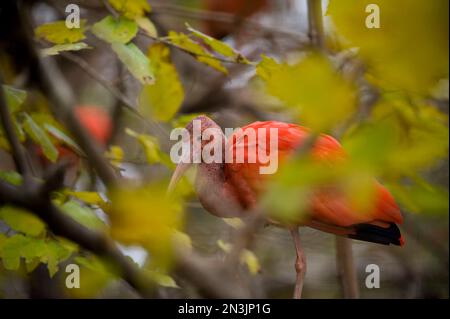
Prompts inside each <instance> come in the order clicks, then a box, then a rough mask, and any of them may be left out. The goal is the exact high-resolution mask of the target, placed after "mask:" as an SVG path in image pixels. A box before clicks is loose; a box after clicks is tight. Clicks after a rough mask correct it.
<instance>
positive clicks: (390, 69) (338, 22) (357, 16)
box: [328, 0, 449, 93]
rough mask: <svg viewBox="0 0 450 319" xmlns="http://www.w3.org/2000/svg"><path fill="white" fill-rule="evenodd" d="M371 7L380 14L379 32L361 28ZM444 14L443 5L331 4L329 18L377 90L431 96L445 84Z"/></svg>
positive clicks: (408, 0)
mask: <svg viewBox="0 0 450 319" xmlns="http://www.w3.org/2000/svg"><path fill="white" fill-rule="evenodd" d="M371 3H374V4H377V5H378V6H379V8H380V28H378V29H377V28H372V29H369V28H367V27H366V26H365V20H366V17H367V16H368V13H366V10H365V8H366V6H367V5H368V4H371ZM399 8H401V10H400V11H399ZM448 9H449V8H448V1H447V0H437V1H422V0H398V1H390V0H376V1H369V0H365V1H353V0H344V1H342V0H339V1H337V0H332V1H330V3H329V6H328V14H329V15H330V16H331V18H332V20H333V22H334V24H335V26H336V28H337V31H338V32H339V34H340V35H342V37H343V38H344V41H343V42H344V44H346V45H347V46H356V47H358V48H359V53H360V55H361V56H362V57H363V58H364V59H365V60H366V61H367V62H368V64H369V69H368V70H369V72H370V74H371V75H373V76H374V77H375V78H376V80H377V82H379V84H381V85H383V86H385V87H388V88H394V89H395V88H400V89H406V90H409V91H411V92H415V93H429V90H430V89H431V87H432V86H434V85H435V84H436V82H437V81H438V80H439V79H441V78H448V68H449V64H448V55H449V52H448ZM418 46H420V49H418Z"/></svg>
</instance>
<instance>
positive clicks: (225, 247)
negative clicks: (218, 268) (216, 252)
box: [217, 239, 232, 253]
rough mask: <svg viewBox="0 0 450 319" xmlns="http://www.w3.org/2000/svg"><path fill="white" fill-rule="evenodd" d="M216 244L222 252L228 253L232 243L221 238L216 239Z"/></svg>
mask: <svg viewBox="0 0 450 319" xmlns="http://www.w3.org/2000/svg"><path fill="white" fill-rule="evenodd" d="M217 246H219V248H220V249H222V250H223V251H224V252H226V253H229V252H230V251H231V248H232V245H231V244H230V243H226V242H224V241H223V240H222V239H218V240H217Z"/></svg>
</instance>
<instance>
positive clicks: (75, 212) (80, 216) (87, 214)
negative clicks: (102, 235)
mask: <svg viewBox="0 0 450 319" xmlns="http://www.w3.org/2000/svg"><path fill="white" fill-rule="evenodd" d="M61 210H62V211H63V212H64V213H66V214H67V215H69V216H70V217H72V218H73V219H74V220H75V221H77V222H78V223H80V224H81V225H83V226H86V227H88V228H90V229H95V230H105V229H106V225H105V224H104V223H103V221H102V220H101V219H100V218H98V217H97V215H96V214H95V213H94V212H93V211H92V210H91V209H90V208H88V207H86V206H82V205H81V204H79V203H78V202H76V201H74V200H70V201H68V202H66V203H64V204H63V205H62V206H61Z"/></svg>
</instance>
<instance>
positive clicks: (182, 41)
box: [167, 31, 228, 74]
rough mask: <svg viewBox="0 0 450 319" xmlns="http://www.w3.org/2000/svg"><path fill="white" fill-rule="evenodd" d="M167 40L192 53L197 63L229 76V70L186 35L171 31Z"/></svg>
mask: <svg viewBox="0 0 450 319" xmlns="http://www.w3.org/2000/svg"><path fill="white" fill-rule="evenodd" d="M167 40H168V41H169V42H170V43H172V44H173V45H175V46H177V47H179V48H180V49H182V50H185V51H187V52H189V53H191V54H192V55H193V56H194V57H195V58H196V59H197V61H199V62H201V63H203V64H206V65H208V66H210V67H212V68H213V69H215V70H217V71H219V72H222V73H224V74H228V70H227V69H226V68H225V67H224V66H223V65H222V63H221V62H220V61H219V60H218V59H217V58H215V57H214V56H213V55H212V54H211V53H209V52H208V51H207V50H206V49H205V48H204V47H203V46H202V45H201V44H199V43H197V42H195V41H193V40H192V39H191V38H190V37H189V36H187V35H186V34H183V33H177V32H175V31H170V32H169V36H168V37H167Z"/></svg>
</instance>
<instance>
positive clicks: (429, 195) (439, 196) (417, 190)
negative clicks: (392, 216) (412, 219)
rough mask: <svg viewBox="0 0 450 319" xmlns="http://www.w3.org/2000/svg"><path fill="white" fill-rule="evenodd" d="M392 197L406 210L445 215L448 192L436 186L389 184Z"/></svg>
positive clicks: (447, 206)
mask: <svg viewBox="0 0 450 319" xmlns="http://www.w3.org/2000/svg"><path fill="white" fill-rule="evenodd" d="M389 189H390V190H391V191H392V192H393V195H394V197H395V198H396V199H397V200H398V201H399V202H400V204H401V205H402V206H404V207H405V208H406V209H407V210H408V211H410V212H414V213H419V214H427V215H433V214H434V215H447V214H448V212H449V194H448V190H447V189H443V188H441V187H438V186H432V187H424V186H423V185H419V184H413V185H400V184H389Z"/></svg>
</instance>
